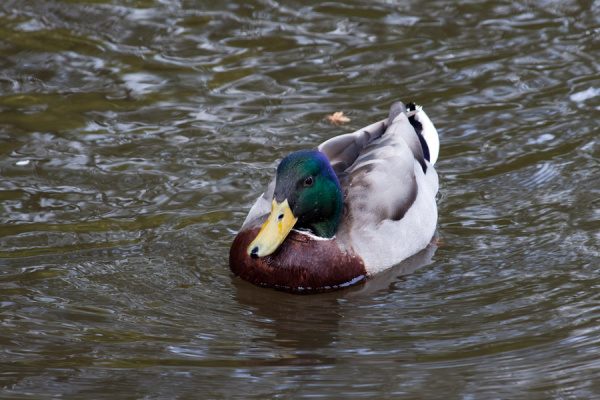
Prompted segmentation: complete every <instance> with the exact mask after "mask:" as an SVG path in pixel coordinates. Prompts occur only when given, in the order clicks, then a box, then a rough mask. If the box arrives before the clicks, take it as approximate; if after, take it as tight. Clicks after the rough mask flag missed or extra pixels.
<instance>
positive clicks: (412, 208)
mask: <svg viewBox="0 0 600 400" xmlns="http://www.w3.org/2000/svg"><path fill="white" fill-rule="evenodd" d="M409 116H410V118H411V119H413V120H412V121H409ZM411 122H412V123H411ZM424 127H425V128H427V131H425V132H423V131H424V129H423V128H424ZM431 129H433V132H432V131H431ZM423 133H425V134H427V135H428V138H427V139H425V135H424V134H423ZM432 138H433V139H432ZM437 140H438V139H437V132H436V131H435V128H434V127H433V124H431V122H430V121H429V118H428V117H427V115H426V114H425V113H424V111H422V110H420V109H419V110H418V111H417V113H416V114H413V113H407V111H406V108H405V107H404V105H403V104H401V103H395V104H394V105H392V108H391V110H390V117H389V118H388V119H386V120H383V121H381V122H378V123H375V124H372V125H370V126H368V127H366V128H363V129H361V130H359V131H357V132H354V133H351V134H348V135H343V136H338V137H336V138H333V139H331V140H328V141H327V142H324V143H323V144H322V145H321V146H319V148H318V150H320V151H322V152H324V153H325V154H326V155H327V156H328V158H329V159H330V162H331V164H332V166H333V167H334V170H336V173H337V174H338V178H339V180H340V185H341V187H342V191H343V196H344V210H343V215H342V218H341V223H340V226H339V227H338V231H337V234H336V236H337V237H338V238H339V239H340V242H341V243H346V244H347V245H348V246H349V247H352V248H353V250H354V251H355V252H356V253H357V254H358V255H359V256H360V257H362V259H363V260H364V262H365V265H366V266H367V270H368V272H369V273H377V272H379V271H381V270H383V269H385V268H388V267H390V266H392V265H395V264H397V263H399V262H400V261H402V260H403V259H405V258H407V257H409V256H411V255H413V254H415V253H417V252H418V251H419V250H421V249H423V248H425V247H426V246H427V244H428V243H429V241H430V240H431V238H432V236H433V234H434V232H435V228H436V223H437V206H436V200H435V197H436V193H437V190H438V177H437V173H436V172H435V170H434V168H433V164H432V163H431V162H430V161H429V160H428V158H429V159H431V155H432V154H433V155H434V156H435V157H436V158H437V153H438V146H439V142H438V141H437ZM433 161H435V160H433ZM349 250H351V249H349Z"/></svg>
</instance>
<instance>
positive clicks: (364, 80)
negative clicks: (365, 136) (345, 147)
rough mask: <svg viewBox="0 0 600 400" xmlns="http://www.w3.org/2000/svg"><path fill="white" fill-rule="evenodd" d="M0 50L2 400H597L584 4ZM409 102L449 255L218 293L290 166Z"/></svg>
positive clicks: (592, 32) (72, 18)
mask: <svg viewBox="0 0 600 400" xmlns="http://www.w3.org/2000/svg"><path fill="white" fill-rule="evenodd" d="M0 27H1V28H0V175H1V178H0V257H1V258H0V267H1V268H0V307H1V308H0V321H1V325H0V348H1V349H2V351H0V393H1V396H0V397H2V398H7V399H8V398H19V399H23V398H32V399H34V398H35V399H40V398H52V397H58V396H61V395H62V396H65V397H68V398H111V399H113V398H131V399H133V398H140V399H150V398H165V399H167V398H169V399H171V398H199V397H201V398H236V397H238V398H271V397H282V398H303V397H324V398H349V397H352V398H389V397H392V396H397V397H398V398H432V399H433V398H451V399H454V398H456V399H493V398H498V399H500V398H502V399H506V398H529V399H575V398H594V397H598V396H600V381H598V379H597V378H596V377H597V376H599V375H600V352H599V350H598V347H599V345H600V291H599V288H600V276H599V272H600V266H599V265H598V256H599V255H600V245H599V239H600V234H599V232H600V230H599V228H600V211H599V209H600V201H599V199H600V179H599V178H598V177H599V176H600V168H599V165H598V159H599V158H600V147H599V142H598V140H597V135H598V121H599V118H598V115H600V114H599V111H600V78H599V76H600V62H599V61H598V60H600V2H598V1H577V0H567V1H555V0H530V1H525V0H519V1H500V0H489V1H488V0H486V1H469V0H460V1H442V0H438V1H416V0H415V1H405V2H398V4H395V2H387V1H369V2H367V1H357V0H356V1H350V2H324V3H320V4H318V5H314V4H313V3H312V2H308V1H285V2H277V1H253V0H250V1H244V2H241V1H232V2H217V1H214V2H212V1H192V0H180V1H159V0H156V1H151V0H131V1H119V0H114V1H110V0H88V1H77V0H70V1H67V0H65V1H46V0H8V1H3V2H2V3H1V4H0ZM398 99H402V100H404V101H411V100H412V101H415V102H417V103H419V104H421V105H423V106H424V107H425V109H426V110H427V112H428V114H429V116H430V117H431V118H432V120H433V121H434V123H435V124H436V126H437V128H438V130H439V132H440V136H441V153H440V158H439V160H438V163H437V165H436V169H437V171H438V174H439V175H440V179H441V188H440V195H439V203H438V204H439V236H440V239H441V241H443V245H442V246H441V247H439V248H438V249H437V251H434V250H432V249H429V250H427V251H425V252H423V253H421V254H419V255H418V256H417V257H416V258H414V259H412V260H409V261H408V262H407V263H404V264H402V265H399V266H398V267H397V268H393V269H391V270H389V271H387V272H385V273H383V274H381V275H380V276H377V277H375V278H374V279H372V280H370V281H369V282H367V283H366V284H364V285H358V286H355V287H352V288H348V289H346V290H343V291H338V292H333V293H325V294H319V295H313V296H294V295H290V294H286V293H280V292H276V291H272V290H267V289H262V288H258V287H255V286H252V285H249V284H247V283H246V282H243V281H241V280H239V279H237V278H235V277H234V276H232V274H231V273H230V271H229V268H228V250H229V245H230V243H231V241H232V240H233V238H234V236H235V234H236V232H237V229H239V227H240V225H241V223H242V222H243V219H244V217H245V215H246V213H247V211H248V209H249V207H250V206H251V204H252V203H253V201H254V199H255V198H256V196H258V194H259V193H260V192H261V191H262V190H263V189H264V187H265V185H266V184H267V183H268V181H269V180H270V178H271V176H272V174H273V173H274V168H275V167H276V165H277V162H278V160H280V159H281V158H282V157H284V156H285V155H287V154H289V153H290V152H292V151H295V150H298V149H301V148H312V147H314V146H316V145H317V144H319V143H320V142H322V141H324V140H326V139H328V138H330V137H332V136H335V135H338V134H342V133H345V132H349V131H352V130H354V129H358V128H360V127H362V126H365V125H368V124H369V123H371V122H374V121H377V120H380V119H382V118H384V117H385V116H386V115H387V110H388V108H389V105H390V104H391V103H392V102H394V101H396V100H398ZM336 111H344V113H345V115H347V116H348V117H350V118H351V122H349V123H347V124H343V125H341V126H334V125H331V124H330V122H329V121H328V120H327V118H326V116H327V115H328V114H331V113H333V112H336ZM417 267H420V268H417ZM415 268H416V271H414V272H412V271H413V270H414V269H415ZM410 272H412V273H410Z"/></svg>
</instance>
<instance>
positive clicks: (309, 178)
mask: <svg viewBox="0 0 600 400" xmlns="http://www.w3.org/2000/svg"><path fill="white" fill-rule="evenodd" d="M314 183H315V178H313V176H312V175H309V176H307V177H306V179H304V187H311V186H312V185H313V184H314Z"/></svg>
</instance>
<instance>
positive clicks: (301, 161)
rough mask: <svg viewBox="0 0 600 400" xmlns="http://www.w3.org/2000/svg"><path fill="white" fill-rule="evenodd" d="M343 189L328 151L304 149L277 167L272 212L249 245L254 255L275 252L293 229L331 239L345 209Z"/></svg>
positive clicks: (254, 256) (249, 249) (251, 253)
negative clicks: (327, 155) (308, 231)
mask: <svg viewBox="0 0 600 400" xmlns="http://www.w3.org/2000/svg"><path fill="white" fill-rule="evenodd" d="M343 203H344V200H343V197H342V189H341V188H340V182H339V181H338V178H337V176H336V175H335V172H334V171H333V168H331V164H330V163H329V160H328V159H327V157H326V156H325V154H323V153H321V152H319V151H316V150H300V151H297V152H295V153H292V154H290V155H289V156H287V157H286V158H284V159H283V160H282V161H281V163H280V164H279V167H277V178H276V182H275V196H274V199H273V203H272V206H271V214H270V216H269V218H268V219H267V222H265V224H264V225H263V227H262V229H261V231H260V232H259V234H258V235H257V236H256V239H254V241H253V242H252V243H250V246H248V254H250V256H251V257H252V258H258V257H263V256H266V255H269V254H271V253H273V252H274V251H275V250H276V249H277V248H278V247H279V245H280V244H281V243H283V241H284V240H285V238H286V237H287V235H288V233H289V232H290V230H291V229H292V228H296V229H308V230H310V231H311V232H312V233H314V234H315V235H317V236H321V237H324V238H331V237H333V236H334V235H335V232H336V231H337V227H338V224H339V222H340V216H341V214H342V208H343Z"/></svg>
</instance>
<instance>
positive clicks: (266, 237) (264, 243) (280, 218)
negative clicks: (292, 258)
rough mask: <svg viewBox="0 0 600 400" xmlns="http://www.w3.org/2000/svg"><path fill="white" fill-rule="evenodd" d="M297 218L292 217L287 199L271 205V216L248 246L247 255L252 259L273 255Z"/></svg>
mask: <svg viewBox="0 0 600 400" xmlns="http://www.w3.org/2000/svg"><path fill="white" fill-rule="evenodd" d="M296 221H298V218H296V217H294V214H292V210H291V209H290V205H289V204H288V201H287V199H286V200H284V201H282V202H281V203H279V204H278V203H277V201H275V199H273V203H271V215H269V218H268V219H267V222H265V224H264V225H263V227H262V229H261V230H260V232H258V235H256V238H255V239H254V240H253V241H252V243H250V246H248V250H247V251H248V254H249V255H250V257H252V258H258V257H264V256H268V255H269V254H271V253H273V252H274V251H275V250H277V248H278V247H279V245H280V244H281V243H283V241H284V240H285V238H286V237H287V235H288V233H290V231H291V230H292V228H293V227H294V224H296Z"/></svg>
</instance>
